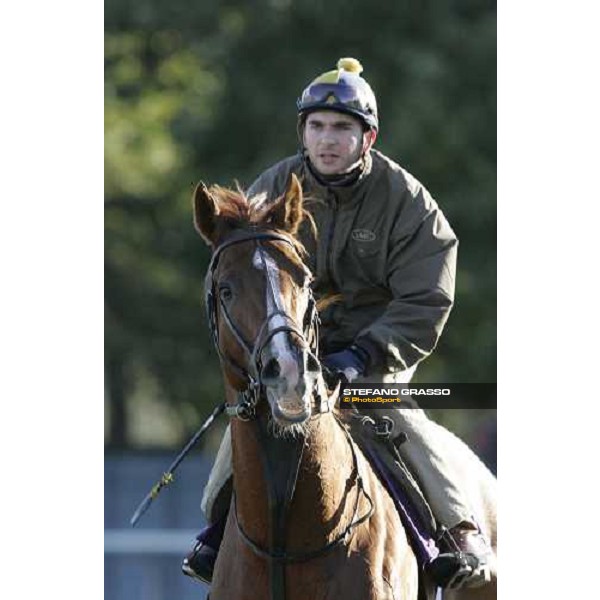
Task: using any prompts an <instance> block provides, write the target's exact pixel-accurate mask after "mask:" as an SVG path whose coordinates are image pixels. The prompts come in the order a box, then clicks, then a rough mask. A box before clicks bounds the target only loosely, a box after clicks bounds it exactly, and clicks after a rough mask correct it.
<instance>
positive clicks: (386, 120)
mask: <svg viewBox="0 0 600 600" xmlns="http://www.w3.org/2000/svg"><path fill="white" fill-rule="evenodd" d="M341 56H354V57H357V58H359V59H360V60H361V62H362V63H363V65H364V67H365V72H364V76H365V78H366V79H367V80H368V81H369V82H370V83H371V85H372V87H373V88H374V90H375V92H376V94H377V97H378V101H379V107H380V115H381V133H380V137H379V140H378V143H377V146H378V148H379V149H380V150H382V151H383V152H384V153H385V154H388V155H389V156H391V157H392V158H394V159H395V160H397V161H398V162H400V164H402V165H403V166H405V167H406V168H407V169H408V170H409V171H411V172H412V173H413V174H414V175H415V176H416V177H417V178H418V179H420V180H421V181H422V182H423V183H424V184H425V185H426V186H427V187H428V189H429V190H430V191H431V192H432V194H433V195H434V197H435V198H436V199H437V200H438V202H439V203H440V205H441V206H442V208H443V210H444V212H445V213H446V215H447V216H448V218H449V220H450V222H451V224H452V226H453V228H454V229H455V231H456V232H457V234H458V236H459V238H460V242H461V245H460V251H459V275H458V281H457V298H456V306H455V309H454V311H453V313H452V315H451V317H450V320H449V322H448V325H447V328H446V331H445V333H444V335H443V337H442V340H441V342H440V344H439V346H438V348H437V350H436V351H435V353H434V354H433V356H432V357H430V358H429V359H428V360H427V361H425V362H424V363H423V364H422V365H421V367H420V369H419V371H418V375H417V380H418V381H427V382H436V381H438V382H443V381H449V382H452V381H454V382H483V381H495V379H496V224H495V223H496V222H495V218H496V213H495V210H496V103H495V99H496V91H495V83H496V7H495V2H489V1H483V0H446V1H427V0H425V1H423V0H421V1H419V2H417V1H402V2H398V1H391V0H390V1H378V2H364V1H357V0H346V1H344V2H341V1H339V0H330V1H329V2H326V3H322V2H318V1H317V0H297V1H293V0H251V1H244V2H242V1H240V0H228V1H222V2H218V1H217V0H205V1H204V2H201V3H193V2H189V1H187V0H171V2H169V3H164V2H159V1H158V0H135V1H134V0H119V2H117V1H116V0H107V1H106V2H105V177H106V181H105V189H106V204H105V206H106V217H105V231H106V233H105V256H106V262H105V264H106V266H105V304H106V349H105V357H106V358H105V363H106V364H105V369H106V384H107V399H108V419H109V427H108V430H107V441H108V443H110V444H112V445H116V446H124V445H128V444H131V443H140V439H139V438H138V437H136V436H134V435H132V431H133V427H132V423H131V417H132V414H140V412H142V413H143V414H145V415H146V418H147V419H149V420H150V421H151V420H152V418H153V417H152V415H156V418H157V419H158V418H162V417H160V415H164V414H169V415H170V418H171V420H172V426H171V429H170V430H169V431H170V433H168V434H164V435H163V436H162V438H161V440H162V441H163V442H169V443H178V442H179V440H180V439H182V438H183V437H184V436H185V435H187V434H188V433H189V432H190V431H191V430H193V429H194V428H195V427H196V426H197V425H198V423H199V420H200V417H202V416H204V415H206V414H207V413H208V412H209V410H210V409H211V407H212V406H213V405H214V404H215V403H216V402H218V401H219V400H220V397H221V391H222V388H221V378H220V371H219V366H218V361H217V359H216V355H215V352H214V350H213V349H212V346H211V341H210V338H209V335H208V330H207V327H206V323H205V319H204V307H203V300H202V283H203V277H204V272H205V269H206V266H207V264H208V258H209V256H208V251H207V249H206V247H205V246H204V244H203V242H202V241H201V240H200V238H199V237H197V235H196V234H195V233H194V231H193V228H192V224H191V211H190V194H191V191H192V189H193V186H194V184H195V183H196V182H197V181H198V180H200V179H202V180H204V181H206V182H207V183H219V184H222V185H232V184H233V183H234V180H239V181H240V183H241V184H242V185H243V186H247V185H249V184H250V183H251V182H252V181H253V179H254V178H255V177H256V176H257V175H258V174H259V173H260V172H261V171H262V170H263V169H265V168H266V167H268V166H270V165H271V164H272V163H274V162H275V161H277V160H279V159H280V158H282V157H284V156H287V155H290V154H292V153H294V152H295V151H296V149H297V139H296V133H295V123H296V110H295V99H296V97H297V96H298V94H299V93H300V92H301V90H302V88H303V87H304V86H305V85H306V84H307V83H308V82H309V81H310V80H311V79H312V78H314V77H315V76H316V75H317V74H320V73H322V72H323V71H325V70H329V69H331V68H333V67H334V65H335V62H336V61H337V59H338V58H340V57H341ZM165 409H166V410H165ZM143 441H144V442H146V443H150V442H151V441H152V440H143Z"/></svg>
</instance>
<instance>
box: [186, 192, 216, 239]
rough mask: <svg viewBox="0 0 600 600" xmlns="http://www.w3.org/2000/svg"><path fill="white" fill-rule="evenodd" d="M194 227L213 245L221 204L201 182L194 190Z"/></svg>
mask: <svg viewBox="0 0 600 600" xmlns="http://www.w3.org/2000/svg"><path fill="white" fill-rule="evenodd" d="M192 201H193V205H194V227H195V228H196V231H197V232H198V233H199V234H200V235H201V236H202V237H203V239H204V241H205V242H206V243H207V244H208V245H209V246H213V245H214V242H215V234H216V229H217V217H218V215H219V204H218V202H217V201H216V200H215V198H214V197H213V195H212V194H211V193H210V191H209V190H208V188H207V187H206V186H205V185H204V183H202V182H200V183H199V184H198V185H197V186H196V189H195V190H194V196H193V199H192Z"/></svg>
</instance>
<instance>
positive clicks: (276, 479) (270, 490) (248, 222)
mask: <svg viewBox="0 0 600 600" xmlns="http://www.w3.org/2000/svg"><path fill="white" fill-rule="evenodd" d="M302 202H303V200H302V190H301V187H300V183H299V182H298V180H297V179H296V177H295V176H292V178H291V180H290V183H289V185H288V188H287V191H286V192H285V194H284V195H283V196H281V197H280V198H279V199H278V200H277V201H275V202H274V203H271V204H267V203H266V202H265V201H264V199H261V198H260V197H257V198H252V199H248V198H246V197H245V196H244V194H243V193H241V192H234V191H232V190H228V189H225V188H221V187H219V186H213V187H211V188H210V189H207V188H206V187H205V186H204V185H203V184H200V185H199V186H198V187H197V188H196V191H195V193H194V221H195V226H196V228H197V230H198V232H199V233H200V234H201V235H202V237H203V238H204V239H205V241H206V242H207V243H208V244H209V245H210V246H211V248H212V250H213V256H212V260H211V265H210V267H209V270H208V274H207V279H206V300H207V310H208V315H209V321H210V328H211V332H212V335H213V341H214V343H215V346H216V348H217V351H218V353H219V356H220V359H221V366H222V370H223V375H224V383H225V396H226V401H227V407H228V408H227V413H228V414H229V416H230V417H231V441H232V464H233V489H234V492H233V498H232V502H231V507H230V510H229V515H228V518H227V524H226V527H225V533H224V538H223V542H222V545H221V550H220V552H219V556H218V559H217V562H216V565H215V569H214V575H213V583H212V588H211V593H210V598H211V600H265V599H267V598H270V599H271V600H275V599H276V600H307V599H317V598H318V599H321V598H323V599H325V598H331V599H334V598H335V599H337V598H352V599H354V598H356V599H361V600H362V599H365V600H367V599H370V600H383V599H386V600H387V599H390V600H392V599H396V600H398V599H400V598H402V599H404V600H416V599H417V597H418V593H419V592H418V585H419V573H418V566H417V562H416V559H415V555H414V554H413V551H412V549H411V547H410V545H409V543H408V541H407V537H406V534H405V531H404V528H403V526H402V523H401V521H400V518H399V517H398V514H397V511H396V509H395V507H394V503H393V501H392V499H391V498H390V496H389V494H388V492H387V490H386V489H385V488H384V487H383V485H382V484H381V483H380V482H379V480H378V479H377V477H376V475H375V474H374V472H373V471H372V469H371V468H370V465H369V464H368V462H367V460H366V459H365V458H364V456H363V454H362V453H361V452H360V450H359V448H358V447H357V446H356V444H355V442H354V441H353V440H352V439H351V438H350V436H349V434H348V432H347V428H346V427H344V425H343V423H342V419H341V417H340V412H342V411H338V410H337V409H336V408H334V406H333V404H334V402H335V400H336V397H335V394H332V395H329V393H328V392H327V390H326V387H325V385H324V382H323V378H322V374H321V369H320V364H319V361H318V348H317V344H318V331H317V324H318V319H317V317H316V306H315V303H314V300H313V297H312V291H311V286H310V284H311V280H312V277H311V273H310V272H309V271H308V269H307V268H306V266H305V264H304V261H303V258H304V249H303V247H302V245H301V243H300V242H299V241H298V239H297V237H296V236H297V232H298V228H299V225H300V223H301V221H302V219H303V217H304V216H305V213H304V210H303V207H302ZM475 592H477V590H475ZM459 597H462V596H459ZM465 597H467V596H465ZM469 597H472V598H482V599H483V598H486V599H487V598H492V597H495V594H494V595H493V596H491V595H485V594H483V595H482V594H481V593H479V595H475V596H469Z"/></svg>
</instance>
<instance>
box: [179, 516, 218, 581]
mask: <svg viewBox="0 0 600 600" xmlns="http://www.w3.org/2000/svg"><path fill="white" fill-rule="evenodd" d="M226 523H227V515H225V516H224V517H223V518H221V519H220V520H219V521H217V522H216V523H213V524H212V525H209V526H208V527H205V528H204V529H203V530H202V531H201V532H200V533H199V534H198V537H197V538H196V543H195V544H194V547H193V548H192V550H191V551H190V553H189V554H188V555H187V556H186V557H185V559H184V560H183V564H182V565H181V570H182V571H183V573H184V574H185V575H187V576H188V577H192V578H193V579H196V580H198V581H202V582H203V583H208V584H210V583H211V581H212V575H213V570H214V568H215V563H216V561H217V555H218V553H219V548H220V547H221V542H222V541H223V534H224V533H225V524H226Z"/></svg>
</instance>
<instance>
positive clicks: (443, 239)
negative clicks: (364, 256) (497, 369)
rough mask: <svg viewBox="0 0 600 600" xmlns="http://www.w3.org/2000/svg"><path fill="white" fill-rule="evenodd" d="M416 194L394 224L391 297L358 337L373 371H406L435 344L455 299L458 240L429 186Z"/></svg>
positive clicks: (389, 274) (390, 257) (389, 265)
mask: <svg viewBox="0 0 600 600" xmlns="http://www.w3.org/2000/svg"><path fill="white" fill-rule="evenodd" d="M406 193H407V194H412V196H413V197H412V198H411V202H405V203H403V204H404V205H405V206H406V207H407V208H406V209H405V210H402V211H400V213H399V214H398V217H397V219H396V223H395V225H394V228H393V233H392V238H391V249H390V251H389V255H388V260H387V269H386V270H387V283H388V286H389V289H390V291H391V292H392V296H393V300H392V301H391V302H390V303H389V305H388V306H387V308H386V310H385V312H384V313H383V315H381V317H380V318H378V319H377V320H376V321H375V322H373V323H372V324H370V325H369V326H368V327H365V328H364V329H363V330H362V331H360V332H359V334H358V335H357V336H356V339H355V343H356V345H358V346H359V347H360V348H362V349H364V350H365V351H366V352H367V353H368V355H369V372H387V371H397V370H403V369H406V368H409V367H411V366H412V365H414V364H416V363H417V362H419V361H420V360H422V359H424V358H426V357H427V356H428V355H429V354H430V353H431V352H432V351H433V350H434V348H435V346H436V344H437V342H438V339H439V337H440V335H441V333H442V330H443V328H444V325H445V323H446V321H447V319H448V315H449V313H450V310H451V308H452V305H453V302H454V285H455V278H456V254H457V247H458V240H457V238H456V235H455V234H454V232H453V231H452V229H451V227H450V225H449V224H448V221H447V220H446V218H445V217H444V215H443V213H442V211H441V210H440V209H439V207H438V206H437V204H436V202H435V201H434V200H433V199H432V198H431V196H430V195H429V193H428V192H427V190H426V189H425V188H423V187H422V186H419V188H418V189H417V190H413V191H409V190H407V191H406Z"/></svg>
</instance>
